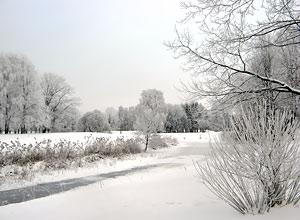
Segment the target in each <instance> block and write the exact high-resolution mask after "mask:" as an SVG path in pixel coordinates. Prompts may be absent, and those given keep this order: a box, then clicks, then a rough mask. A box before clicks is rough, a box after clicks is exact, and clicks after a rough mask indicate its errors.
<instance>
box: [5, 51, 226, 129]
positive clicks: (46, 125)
mask: <svg viewBox="0 0 300 220" xmlns="http://www.w3.org/2000/svg"><path fill="white" fill-rule="evenodd" d="M78 106H79V99H78V98H76V97H75V96H74V90H73V89H72V87H71V86H70V85H69V84H68V83H67V82H66V80H65V79H64V78H63V77H61V76H59V75H57V74H54V73H43V74H40V73H38V71H37V70H36V68H35V66H34V65H33V64H32V62H31V61H30V60H29V59H28V58H27V57H26V56H23V55H18V54H0V133H6V134H7V133H28V132H35V133H45V132H67V131H83V132H104V131H110V130H120V131H129V130H137V129H138V128H139V127H142V126H141V122H142V121H143V123H145V118H144V119H143V120H142V119H141V118H142V116H141V115H142V114H141V112H147V111H149V109H150V110H151V111H154V113H151V112H148V113H149V114H150V115H151V114H157V113H159V114H160V116H159V117H158V119H159V121H160V123H161V126H159V129H157V131H159V132H197V131H204V130H206V129H213V130H218V129H220V128H219V127H218V125H219V124H220V123H219V122H218V120H220V119H221V118H222V117H221V116H215V115H214V116H212V114H211V111H209V110H207V109H205V107H204V106H203V105H201V104H200V103H197V102H191V103H185V104H181V105H180V104H175V105H172V104H167V103H165V100H164V97H163V93H162V92H161V91H158V90H155V89H152V90H151V89H150V90H146V91H143V92H142V94H141V99H140V103H139V104H138V105H136V106H132V107H122V106H120V107H119V108H118V109H115V108H111V107H110V108H107V109H106V111H105V112H101V111H99V110H94V111H90V112H87V113H84V114H83V115H81V114H80V113H79V110H78ZM150 115H149V117H150ZM144 116H145V114H144ZM150 118H151V119H153V118H155V117H154V116H153V115H152V116H151V117H150Z"/></svg>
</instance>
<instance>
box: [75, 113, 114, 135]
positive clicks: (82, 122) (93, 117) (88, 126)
mask: <svg viewBox="0 0 300 220" xmlns="http://www.w3.org/2000/svg"><path fill="white" fill-rule="evenodd" d="M77 130H78V131H83V132H103V131H110V127H109V123H108V121H107V118H106V117H105V115H104V114H103V113H102V112H101V111H99V110H94V111H92V112H87V113H85V114H84V115H83V116H82V117H81V118H80V119H79V121H78V126H77Z"/></svg>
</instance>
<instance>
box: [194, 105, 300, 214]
mask: <svg viewBox="0 0 300 220" xmlns="http://www.w3.org/2000/svg"><path fill="white" fill-rule="evenodd" d="M298 127H299V124H298V122H296V120H295V118H294V117H293V114H292V113H291V112H289V111H288V110H275V109H274V108H273V107H270V106H268V105H267V103H266V102H257V103H255V104H254V105H251V106H250V105H249V106H246V107H244V108H241V111H240V114H237V115H235V116H233V117H232V119H231V123H230V125H229V126H228V127H226V129H225V131H224V133H223V135H222V138H221V140H219V141H217V143H216V144H212V155H211V156H210V157H209V158H208V159H207V161H206V162H205V163H203V164H200V163H198V164H197V166H196V167H197V168H199V169H198V171H199V172H200V174H201V176H202V178H203V180H204V183H205V184H206V186H207V187H208V188H209V189H210V190H211V191H212V192H213V193H214V194H216V195H217V196H218V197H219V198H221V199H222V200H224V201H225V202H226V203H227V204H229V205H230V206H231V207H233V208H234V209H235V210H237V211H238V212H240V213H242V214H248V213H251V214H257V213H260V214H262V213H264V212H268V211H269V210H270V208H272V207H274V206H284V205H289V204H292V205H296V204H297V203H298V202H299V200H300V165H299V156H300V152H299V139H297V129H298Z"/></svg>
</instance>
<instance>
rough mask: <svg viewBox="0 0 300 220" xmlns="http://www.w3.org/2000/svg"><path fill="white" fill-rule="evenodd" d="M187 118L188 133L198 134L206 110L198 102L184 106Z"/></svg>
mask: <svg viewBox="0 0 300 220" xmlns="http://www.w3.org/2000/svg"><path fill="white" fill-rule="evenodd" d="M182 106H183V109H184V111H185V113H186V116H187V124H186V131H188V132H198V131H199V130H200V124H199V122H200V120H204V113H205V108H204V106H203V105H202V104H199V103H198V102H192V103H185V104H183V105H182Z"/></svg>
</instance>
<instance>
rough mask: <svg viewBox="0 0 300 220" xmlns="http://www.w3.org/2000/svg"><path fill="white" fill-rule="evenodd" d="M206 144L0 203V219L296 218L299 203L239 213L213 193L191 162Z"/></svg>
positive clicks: (188, 145)
mask: <svg viewBox="0 0 300 220" xmlns="http://www.w3.org/2000/svg"><path fill="white" fill-rule="evenodd" d="M208 149H209V145H208V144H205V143H200V142H199V143H196V142H186V143H183V142H182V143H181V144H180V146H179V147H176V148H175V147H174V148H170V149H168V150H166V151H165V153H163V154H161V155H160V156H159V157H157V159H156V160H155V161H153V163H152V164H149V166H153V167H150V168H148V169H142V167H143V166H138V165H137V167H136V168H135V170H134V171H133V172H130V171H128V170H127V171H124V172H125V173H123V174H122V173H121V174H120V175H115V176H113V177H114V178H110V176H108V177H107V178H106V177H105V176H101V175H99V179H97V178H96V181H95V183H93V184H87V185H86V186H82V187H74V188H73V189H72V190H69V191H67V192H64V193H59V194H55V195H51V196H47V197H43V198H39V199H35V200H31V201H27V202H23V203H17V204H11V205H6V206H2V207H0V219H1V220H14V219H16V220H17V219H18V220H19V219H30V220H35V219H39V220H42V219H43V220H47V219H53V220H54V219H55V220H56V219H70V220H77V219H86V220H89V219H91V220H99V219H107V220H109V219H132V220H134V219H155V220H157V219H158V220H159V219H163V220H166V219H172V220H176V219H182V220H183V219H187V220H193V219H197V220H199V219H204V220H210V219H228V220H229V219H230V220H232V219H233V220H234V219H246V220H248V219H253V220H256V219H263V220H271V219H272V220H276V219H278V220H279V219H283V218H285V219H291V220H293V219H299V216H300V209H299V208H284V209H276V210H274V211H272V213H270V214H267V215H265V216H241V215H239V214H238V213H236V212H234V211H233V210H232V209H231V208H229V207H227V206H226V205H225V204H224V203H223V202H222V201H219V200H218V199H217V198H215V197H214V196H213V195H212V194H211V193H210V192H209V191H207V189H206V188H205V187H204V186H203V184H202V183H201V181H200V180H199V177H198V176H197V173H196V171H195V168H194V161H196V160H201V159H203V155H204V154H206V153H207V151H208ZM139 167H140V168H139ZM115 174H116V173H115ZM100 177H101V178H100ZM91 179H93V178H91Z"/></svg>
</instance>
